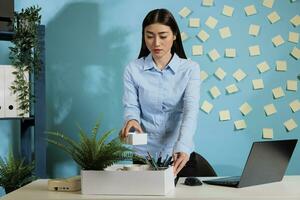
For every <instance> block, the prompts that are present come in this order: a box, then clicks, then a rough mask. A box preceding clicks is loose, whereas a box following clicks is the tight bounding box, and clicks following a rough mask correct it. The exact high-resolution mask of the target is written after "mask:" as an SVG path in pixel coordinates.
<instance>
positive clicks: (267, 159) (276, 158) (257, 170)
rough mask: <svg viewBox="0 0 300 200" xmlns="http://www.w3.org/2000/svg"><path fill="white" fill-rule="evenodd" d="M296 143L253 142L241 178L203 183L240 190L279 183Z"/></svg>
mask: <svg viewBox="0 0 300 200" xmlns="http://www.w3.org/2000/svg"><path fill="white" fill-rule="evenodd" d="M297 141H298V140H297V139H291V140H273V141H262V142H254V143H253V144H252V147H251V151H250V153H249V156H248V159H247V162H246V165H245V167H244V170H243V173H242V175H241V176H234V177H226V178H217V179H212V180H206V181H203V182H204V183H207V184H212V185H222V186H230V187H238V188H241V187H247V186H252V185H259V184H265V183H272V182H277V181H281V180H282V178H283V176H284V174H285V171H286V168H287V166H288V163H289V161H290V158H291V156H292V154H293V152H294V149H295V146H296V144H297Z"/></svg>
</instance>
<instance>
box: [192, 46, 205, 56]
mask: <svg viewBox="0 0 300 200" xmlns="http://www.w3.org/2000/svg"><path fill="white" fill-rule="evenodd" d="M202 54H203V46H202V45H193V46H192V55H193V56H201V55H202Z"/></svg>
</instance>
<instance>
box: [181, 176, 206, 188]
mask: <svg viewBox="0 0 300 200" xmlns="http://www.w3.org/2000/svg"><path fill="white" fill-rule="evenodd" d="M184 185H189V186H198V185H202V182H201V181H200V180H199V179H198V178H196V177H187V178H185V181H184Z"/></svg>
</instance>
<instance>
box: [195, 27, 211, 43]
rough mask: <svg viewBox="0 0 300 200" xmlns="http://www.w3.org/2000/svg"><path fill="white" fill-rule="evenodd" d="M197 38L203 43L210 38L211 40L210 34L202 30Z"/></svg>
mask: <svg viewBox="0 0 300 200" xmlns="http://www.w3.org/2000/svg"><path fill="white" fill-rule="evenodd" d="M197 37H198V38H199V39H200V40H201V41H202V42H205V41H206V40H207V39H208V38H209V34H208V33H207V32H205V31H204V30H201V31H200V32H199V33H198V35H197Z"/></svg>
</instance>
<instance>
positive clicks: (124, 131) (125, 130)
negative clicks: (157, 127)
mask: <svg viewBox="0 0 300 200" xmlns="http://www.w3.org/2000/svg"><path fill="white" fill-rule="evenodd" d="M131 128H134V129H135V131H136V132H138V133H142V132H143V130H142V128H141V125H140V124H139V122H138V121H136V120H135V119H131V120H129V121H127V122H126V124H125V125H124V127H123V128H122V131H121V133H120V138H121V139H124V138H126V137H127V135H128V133H129V130H130V129H131Z"/></svg>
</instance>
